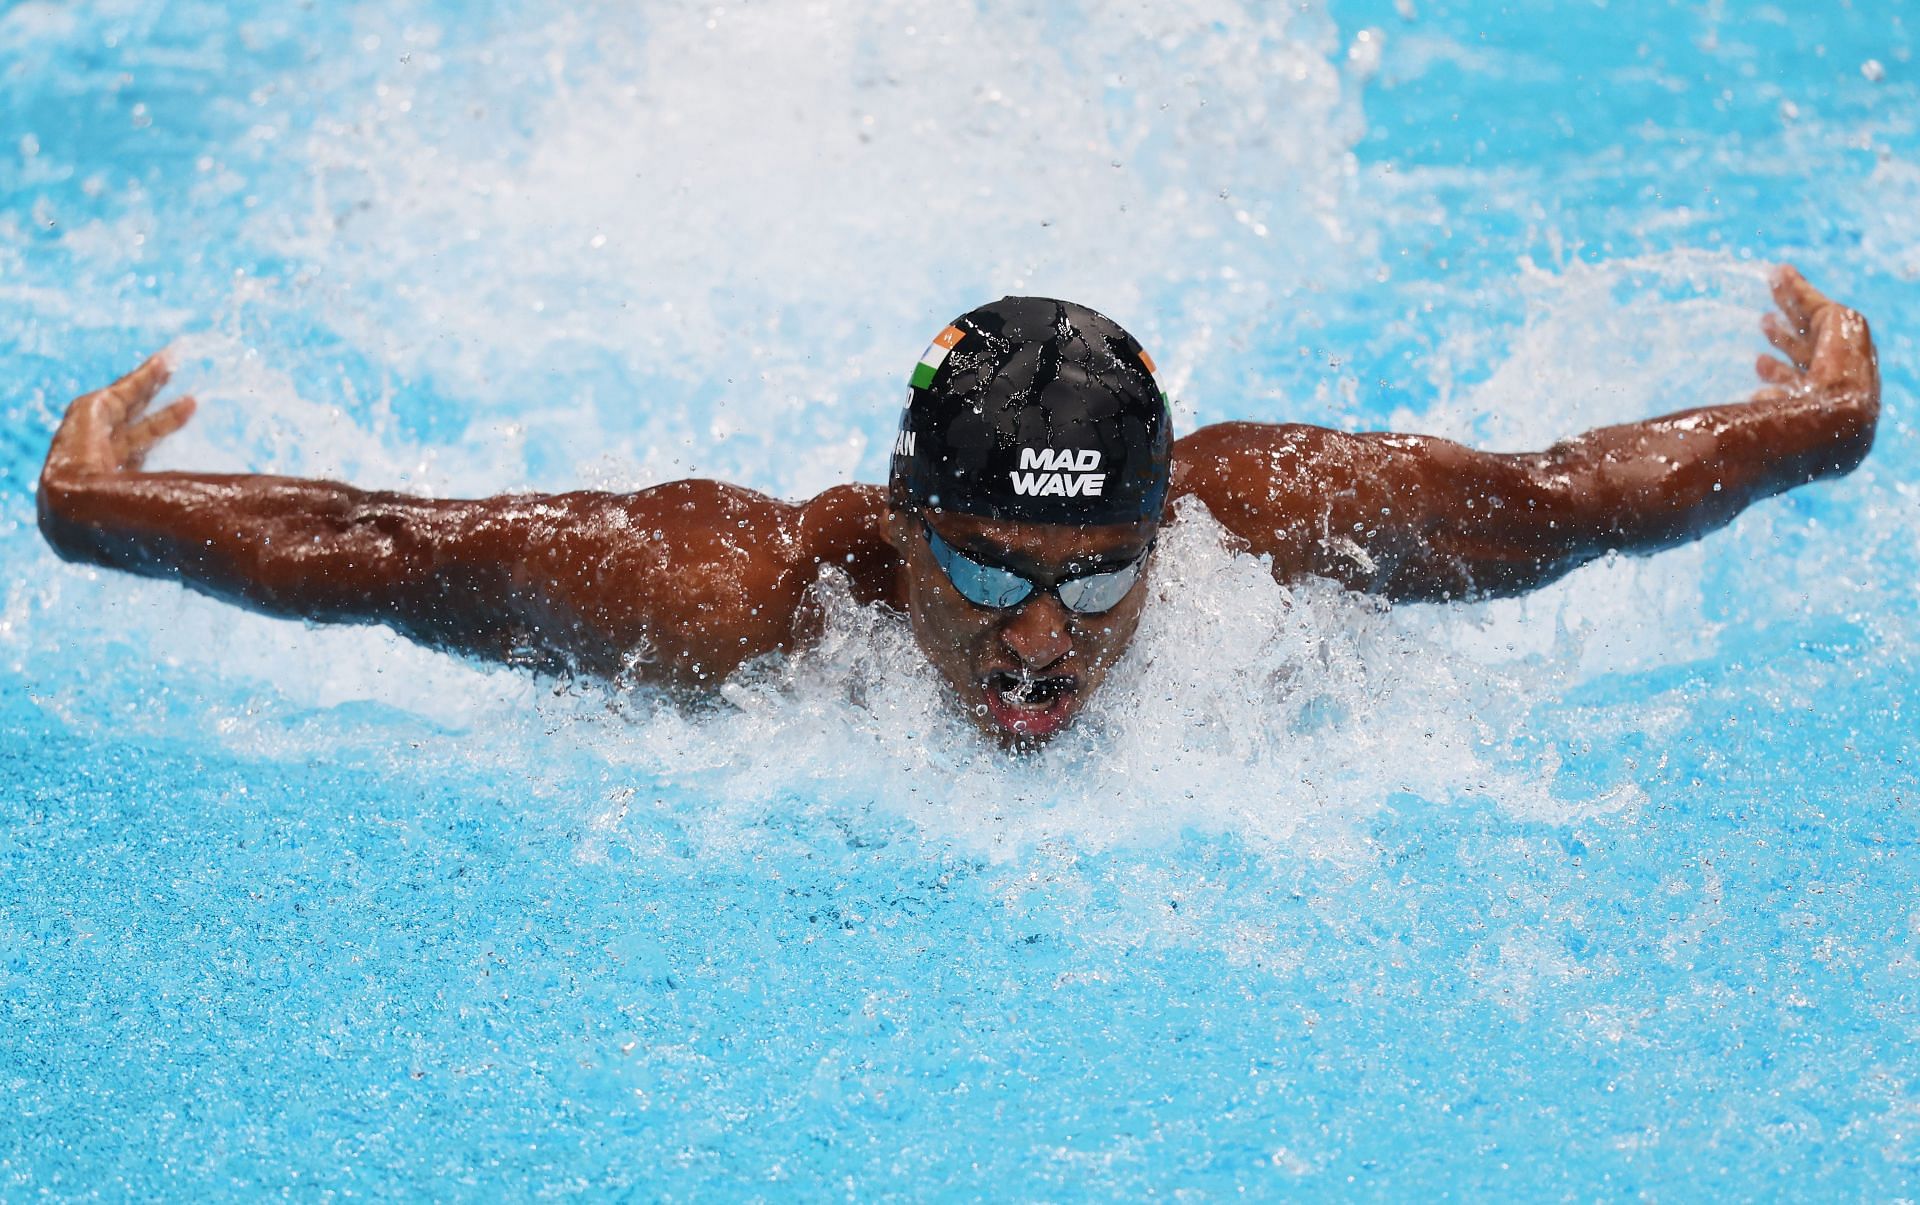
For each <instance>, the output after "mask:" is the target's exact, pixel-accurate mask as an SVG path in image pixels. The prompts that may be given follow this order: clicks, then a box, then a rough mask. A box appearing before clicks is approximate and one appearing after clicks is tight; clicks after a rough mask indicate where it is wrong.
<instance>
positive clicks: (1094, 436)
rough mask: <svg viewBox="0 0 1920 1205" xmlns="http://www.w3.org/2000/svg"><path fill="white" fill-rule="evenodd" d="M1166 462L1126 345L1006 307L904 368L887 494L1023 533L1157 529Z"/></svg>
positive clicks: (1161, 414)
mask: <svg viewBox="0 0 1920 1205" xmlns="http://www.w3.org/2000/svg"><path fill="white" fill-rule="evenodd" d="M1172 452H1173V423H1172V420H1171V418H1170V416H1169V415H1168V413H1167V396H1166V394H1164V393H1162V392H1160V386H1159V384H1158V383H1157V382H1156V381H1155V380H1154V377H1153V361H1152V360H1151V359H1150V358H1149V357H1148V356H1147V353H1146V352H1145V351H1144V350H1142V349H1141V347H1140V344H1139V343H1138V341H1136V340H1135V339H1134V337H1133V336H1132V335H1129V334H1128V333H1127V332H1126V331H1124V330H1122V329H1120V325H1119V324H1118V323H1116V322H1114V321H1113V320H1112V319H1111V318H1107V317H1105V316H1104V315H1101V314H1096V313H1095V312H1093V311H1092V310H1090V309H1088V308H1087V307H1085V306H1082V305H1075V304H1073V303H1072V302H1070V301H1055V300H1053V299H1051V298H1047V297H1003V298H1001V299H1000V300H999V301H996V302H994V303H993V304H992V305H983V306H981V307H980V308H979V309H977V310H974V311H972V312H971V313H967V314H963V315H961V316H960V317H959V318H956V319H954V321H953V323H952V324H951V325H950V326H948V327H947V328H946V329H945V330H943V331H941V332H940V333H939V334H938V335H937V336H935V337H934V341H933V343H932V345H931V346H929V347H928V348H927V353H926V355H924V356H922V357H921V358H920V364H919V366H918V367H917V368H915V369H914V370H913V381H912V383H911V385H910V386H909V387H908V390H907V409H906V413H904V414H903V415H901V417H900V435H899V438H898V439H896V440H895V441H894V445H893V473H892V476H891V480H890V482H889V496H890V498H891V500H892V503H893V505H894V506H895V507H898V508H902V509H906V508H918V507H938V508H939V509H941V510H953V511H960V512H963V513H965V514H969V515H980V516H983V517H985V518H989V519H1000V520H1012V521H1017V522H1026V523H1072V524H1077V525H1100V524H1108V523H1132V522H1136V521H1138V520H1141V519H1148V520H1155V521H1157V520H1158V519H1159V518H1160V512H1161V508H1162V507H1164V506H1165V505H1166V501H1167V481H1168V474H1169V472H1170V469H1171V462H1172Z"/></svg>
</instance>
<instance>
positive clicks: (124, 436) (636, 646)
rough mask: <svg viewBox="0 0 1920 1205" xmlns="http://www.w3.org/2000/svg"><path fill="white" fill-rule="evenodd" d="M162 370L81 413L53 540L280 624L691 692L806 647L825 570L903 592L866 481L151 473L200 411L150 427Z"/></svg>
mask: <svg viewBox="0 0 1920 1205" xmlns="http://www.w3.org/2000/svg"><path fill="white" fill-rule="evenodd" d="M166 376H167V366H166V364H165V361H164V360H163V359H162V358H161V357H158V356H156V357H154V358H153V359H150V360H148V361H147V362H146V363H145V364H143V365H141V367H140V368H138V369H136V370H134V372H132V373H131V374H129V375H128V376H126V377H124V378H122V379H121V380H120V381H118V382H116V383H115V384H114V385H112V386H109V387H108V388H106V389H103V390H100V391H98V392H96V393H91V394H87V395H85V396H83V397H81V398H79V399H78V400H76V401H75V402H74V403H73V405H72V406H71V407H70V408H69V409H68V412H67V416H66V419H65V421H63V422H62V423H61V426H60V430H59V432H58V433H57V434H56V435H55V436H54V440H53V446H52V448H51V449H50V450H49V452H48V454H47V462H46V467H45V469H44V471H43V472H42V474H41V477H40V495H39V505H40V528H41V531H42V532H43V533H45V535H46V538H47V541H48V543H50V544H51V545H52V546H53V547H54V549H55V550H56V551H57V552H59V553H60V555H61V556H63V557H65V558H67V559H68V560H74V561H85V562H90V563H93V564H98V565H106V566H109V567H112V568H116V569H123V570H127V571H129V572H132V573H138V574H142V575H144V576H148V577H160V578H170V579H174V580H178V581H180V582H183V583H185V584H186V585H188V586H189V587H191V588H193V589H196V590H199V591H201V592H202V593H206V594H211V595H213V596H215V597H217V598H221V599H225V600H226V601H229V602H234V603H239V604H241V605H243V606H247V607H250V608H252V609H255V610H259V611H264V612H266V613H268V614H271V615H279V616H285V617H290V618H300V619H308V620H315V621H322V622H361V623H384V624H387V625H388V626H390V627H392V628H394V629H395V630H397V631H399V632H400V633H402V634H403V635H406V636H408V637H411V638H412V639H415V640H418V641H420V642H422V643H424V644H429V645H432V646H435V647H438V648H445V649H450V650H456V651H460V652H465V653H471V654H475V655H479V656H482V657H487V658H490V659H496V660H504V661H511V662H515V663H521V664H530V665H535V666H539V667H542V668H553V669H579V670H584V671H587V672H593V673H600V674H607V675H611V674H615V673H620V672H623V671H625V672H629V673H633V674H635V675H636V676H637V677H639V678H640V679H642V680H649V681H654V682H660V683H666V684H675V685H682V686H693V687H699V686H702V685H706V686H712V685H717V684H718V683H719V681H721V680H722V679H723V678H724V677H725V676H726V675H727V674H728V673H730V672H732V671H733V670H734V669H735V668H737V667H738V666H740V665H741V664H742V663H744V662H745V661H748V660H750V659H752V658H753V657H756V656H758V655H760V654H762V653H766V652H771V651H774V650H776V649H784V648H787V647H789V645H790V644H791V643H792V641H793V639H794V637H795V634H796V631H795V623H796V619H797V618H798V617H799V616H800V615H801V607H802V601H803V598H804V595H805V592H806V589H807V587H808V586H809V585H810V584H811V583H812V581H813V580H814V577H815V576H816V573H817V569H818V565H819V563H820V562H821V561H822V560H823V559H831V560H833V561H834V562H835V563H839V564H843V565H845V566H846V567H847V568H848V569H849V570H850V572H851V573H852V575H853V578H854V585H855V589H856V592H858V593H861V594H863V595H866V596H879V595H884V594H885V593H886V592H887V591H888V590H890V589H891V577H890V573H889V566H890V561H889V559H888V558H889V554H888V553H887V552H886V545H885V544H884V542H883V541H882V540H881V539H880V536H879V529H878V516H879V512H880V505H879V499H878V497H877V493H876V492H875V491H871V490H868V489H863V488H862V487H852V486H849V487H842V488H841V489H837V490H830V491H828V492H827V493H825V494H822V495H820V496H819V497H818V498H815V499H814V500H812V501H811V502H808V503H806V504H805V505H799V506H796V505H789V504H787V503H783V502H778V501H776V500H774V499H771V498H768V497H765V496H764V495H761V494H756V493H753V492H752V491H749V490H743V489H737V488H735V487H732V486H727V485H722V484H720V483H717V482H711V481H682V482H675V483H672V484H669V485H662V486H657V487H655V488H653V489H649V490H643V491H641V492H639V493H636V494H612V493H600V492H578V493H568V494H555V495H544V496H508V497H497V498H486V499H479V500H472V501H459V500H435V499H424V498H415V497H410V496H408V495H404V494H397V493H388V492H375V491H367V490H359V489H354V488H352V487H350V486H346V485H340V484H337V483H335V482H329V481H307V480H298V479H294V478H287V477H270V476H257V475H213V474H196V473H146V472H142V471H140V466H141V462H142V460H143V459H144V458H145V456H146V454H147V452H148V451H149V450H150V449H151V448H152V446H153V445H154V444H155V443H157V442H158V441H159V440H161V439H163V438H165V437H166V436H167V435H169V434H171V433H172V432H174V431H176V430H178V429H179V428H180V427H181V426H182V425H183V424H184V423H185V422H186V421H187V419H188V418H189V417H191V415H192V411H193V402H192V400H191V399H181V400H180V401H176V402H174V403H172V404H171V405H169V406H166V407H164V408H162V409H160V410H157V411H153V412H152V413H150V414H149V413H146V410H147V407H148V404H149V403H150V402H151V401H152V399H153V397H154V395H155V393H156V392H157V391H158V390H159V388H160V386H161V385H162V384H163V383H164V382H165V380H166ZM635 654H637V656H635Z"/></svg>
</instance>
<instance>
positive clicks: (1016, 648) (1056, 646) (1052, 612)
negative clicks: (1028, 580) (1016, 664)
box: [1000, 592, 1073, 670]
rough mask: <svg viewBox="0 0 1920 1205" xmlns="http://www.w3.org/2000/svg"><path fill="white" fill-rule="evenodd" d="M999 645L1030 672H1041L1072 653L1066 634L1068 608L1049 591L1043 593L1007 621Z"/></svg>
mask: <svg viewBox="0 0 1920 1205" xmlns="http://www.w3.org/2000/svg"><path fill="white" fill-rule="evenodd" d="M1000 642H1001V643H1002V644H1004V645H1006V646H1007V648H1008V649H1009V650H1011V651H1012V653H1013V655H1014V656H1016V657H1018V658H1020V664H1021V665H1023V666H1025V667H1026V668H1027V669H1029V670H1042V669H1045V668H1047V667H1048V666H1049V665H1052V664H1053V663H1054V662H1056V661H1058V660H1060V659H1061V658H1062V657H1064V656H1066V655H1067V654H1068V653H1069V652H1071V651H1072V650H1073V640H1072V638H1071V637H1069V636H1068V635H1067V609H1066V608H1065V607H1063V606H1061V605H1060V600H1059V599H1056V598H1055V597H1054V596H1053V595H1052V594H1051V593H1050V592H1041V593H1040V595H1039V597H1037V598H1035V599H1033V600H1032V601H1031V602H1029V603H1027V604H1026V605H1025V606H1023V607H1021V608H1020V609H1019V610H1018V611H1015V612H1014V613H1013V618H1011V619H1009V620H1007V623H1006V626H1005V627H1003V628H1001V629H1000Z"/></svg>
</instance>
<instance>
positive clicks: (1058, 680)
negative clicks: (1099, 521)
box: [887, 510, 1155, 746]
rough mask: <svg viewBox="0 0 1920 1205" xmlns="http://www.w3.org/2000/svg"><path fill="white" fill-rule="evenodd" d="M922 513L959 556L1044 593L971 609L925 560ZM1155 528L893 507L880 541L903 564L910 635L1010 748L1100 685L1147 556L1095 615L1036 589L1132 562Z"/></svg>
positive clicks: (1069, 714) (1045, 730)
mask: <svg viewBox="0 0 1920 1205" xmlns="http://www.w3.org/2000/svg"><path fill="white" fill-rule="evenodd" d="M923 518H924V520H925V523H926V526H927V527H931V528H932V529H933V530H934V532H935V533H937V534H938V535H939V537H940V538H941V539H942V540H944V541H945V542H946V543H947V544H948V545H950V546H951V547H952V548H953V549H954V550H955V551H956V552H958V553H960V554H961V555H962V556H965V557H967V558H969V559H972V560H974V561H978V562H980V563H981V564H985V565H992V566H996V567H999V568H1003V569H1008V570H1011V571H1012V572H1014V573H1017V574H1019V575H1020V576H1022V577H1025V578H1028V579H1030V580H1032V581H1034V582H1037V583H1039V584H1040V586H1041V587H1043V588H1041V589H1036V590H1035V591H1034V592H1033V593H1032V594H1031V595H1029V596H1028V597H1027V598H1026V599H1025V600H1024V601H1023V602H1021V603H1020V604H1019V605H1017V606H1014V607H1010V608H1008V609H1006V610H994V609H991V608H988V607H982V606H978V605H975V604H974V603H972V602H969V601H968V600H967V599H966V598H965V597H963V596H962V595H961V594H960V592H959V591H958V590H957V589H955V588H954V585H953V581H952V580H951V579H950V578H949V577H948V576H947V574H946V572H945V571H944V570H942V569H941V568H940V565H939V562H937V561H936V560H935V559H934V554H933V550H932V548H931V547H930V546H929V545H928V542H927V537H926V532H925V528H923V526H922V519H923ZM1154 530H1155V525H1154V524H1151V523H1138V524H1126V525H1121V526H1113V527H1072V526H1064V525H1058V524H1052V523H1006V522H996V521H994V520H992V519H982V518H979V517H977V516H974V515H963V514H953V513H947V512H943V511H938V510H930V511H927V512H925V513H924V515H923V514H921V513H918V512H913V511H898V510H896V511H893V512H892V513H891V514H889V516H888V519H887V540H888V542H889V543H890V544H892V545H893V546H894V548H895V549H897V550H898V551H899V553H900V556H901V558H902V560H903V561H904V563H905V566H906V571H907V572H906V580H907V612H908V615H909V616H910V617H911V619H912V621H913V636H914V639H915V640H916V641H917V642H918V643H919V645H920V649H921V651H922V652H924V653H925V654H926V656H927V660H929V661H931V662H932V663H933V666H934V668H935V669H937V670H939V671H940V676H941V677H943V678H945V679H946V680H947V683H948V685H950V686H952V687H953V689H954V691H955V692H956V693H957V694H958V695H959V696H960V701H961V704H962V706H963V707H964V708H965V709H966V712H967V714H968V715H970V716H972V717H973V719H974V722H975V723H976V724H978V725H979V726H980V727H981V729H982V730H984V731H986V732H987V733H989V734H990V735H992V736H994V737H995V738H997V739H998V740H1000V741H1001V742H1002V743H1004V744H1007V745H1012V746H1023V745H1032V744H1036V743H1038V742H1041V741H1044V740H1046V739H1047V738H1049V737H1051V736H1053V735H1054V734H1055V733H1057V732H1059V731H1060V730H1061V729H1062V728H1065V727H1066V726H1067V724H1068V723H1070V722H1071V721H1072V720H1073V718H1074V716H1076V715H1077V714H1079V711H1080V708H1081V706H1082V704H1083V703H1084V702H1085V700H1086V698H1087V696H1088V695H1089V694H1091V693H1092V692H1093V691H1094V690H1095V689H1096V688H1097V687H1098V686H1099V685H1100V684H1101V683H1102V682H1104V681H1105V680H1106V677H1107V671H1108V670H1110V669H1111V668H1112V667H1113V663H1114V662H1115V661H1117V660H1119V658H1120V654H1122V653H1123V652H1125V651H1126V649H1127V646H1128V645H1129V644H1130V643H1132V641H1133V634H1134V631H1135V629H1137V628H1138V627H1139V626H1140V610H1141V608H1142V607H1143V606H1144V605H1145V604H1146V598H1147V585H1146V579H1147V572H1146V571H1147V570H1151V568H1152V561H1151V558H1149V559H1148V564H1147V565H1146V566H1145V568H1144V569H1143V571H1142V572H1141V574H1140V577H1139V580H1138V581H1135V582H1134V583H1133V587H1132V589H1130V590H1128V591H1127V593H1126V594H1125V596H1123V597H1122V598H1121V599H1120V601H1119V603H1118V604H1116V605H1115V606H1114V607H1113V608H1112V609H1111V610H1108V611H1104V612H1102V613H1100V614H1098V615H1078V614H1075V613H1074V612H1072V611H1069V610H1068V609H1067V608H1066V607H1065V606H1063V605H1061V602H1060V599H1059V596H1058V595H1056V594H1055V593H1054V592H1053V591H1052V590H1051V589H1046V588H1044V587H1047V586H1050V585H1053V584H1055V583H1058V582H1060V581H1063V580H1066V579H1068V578H1074V577H1079V576H1080V575H1082V574H1086V573H1098V572H1103V571H1110V570H1116V569H1121V568H1123V567H1125V566H1127V565H1129V564H1131V563H1133V562H1134V561H1135V560H1137V559H1138V558H1139V557H1140V556H1141V554H1142V553H1144V552H1146V551H1147V549H1148V547H1149V545H1150V544H1151V543H1152V540H1153V535H1154Z"/></svg>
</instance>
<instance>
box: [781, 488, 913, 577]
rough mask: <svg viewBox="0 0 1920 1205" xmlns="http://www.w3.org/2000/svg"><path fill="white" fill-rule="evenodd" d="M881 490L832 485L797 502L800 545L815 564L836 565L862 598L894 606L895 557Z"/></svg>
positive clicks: (897, 569)
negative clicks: (889, 538)
mask: <svg viewBox="0 0 1920 1205" xmlns="http://www.w3.org/2000/svg"><path fill="white" fill-rule="evenodd" d="M887 510H888V508H887V491H886V490H885V489H883V488H882V487H880V486H877V485H838V486H835V487H834V488H832V489H830V490H827V491H825V492H824V493H820V494H816V495H815V496H814V497H812V498H810V499H808V500H807V501H806V502H804V503H802V504H801V505H800V545H801V547H802V548H803V549H804V551H805V554H806V556H807V558H808V559H809V560H810V561H811V562H812V564H813V565H815V566H826V565H834V566H838V567H839V568H841V569H842V570H843V571H844V572H845V573H846V575H847V577H848V579H849V580H850V581H851V582H852V584H853V592H854V597H855V598H858V599H859V600H860V601H862V602H885V603H891V604H894V605H898V604H899V602H900V599H901V596H902V589H901V582H900V580H899V577H900V556H899V554H898V553H897V552H896V551H895V550H894V548H893V545H892V544H891V543H889V542H888V540H887Z"/></svg>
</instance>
